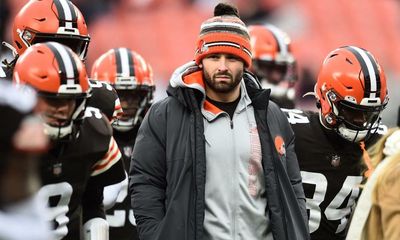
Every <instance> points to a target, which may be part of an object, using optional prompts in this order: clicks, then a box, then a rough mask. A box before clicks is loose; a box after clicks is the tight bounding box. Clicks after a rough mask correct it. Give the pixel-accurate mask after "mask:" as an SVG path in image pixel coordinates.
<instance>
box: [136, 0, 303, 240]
mask: <svg viewBox="0 0 400 240" xmlns="http://www.w3.org/2000/svg"><path fill="white" fill-rule="evenodd" d="M250 65H251V54H250V43H249V34H248V31H247V28H246V26H245V24H244V23H243V22H242V21H241V20H240V18H239V14H238V11H237V9H236V8H234V7H232V6H230V5H227V4H223V3H222V4H218V5H217V6H216V7H215V10H214V17H212V18H210V19H208V20H206V21H205V22H204V23H203V24H202V25H201V28H200V34H199V38H198V41H197V45H196V51H195V56H194V61H191V62H189V63H187V64H185V65H183V66H181V67H179V68H178V69H177V70H176V71H175V72H174V74H173V75H172V77H171V80H170V86H169V88H168V90H167V93H168V97H167V98H166V99H164V100H162V101H159V102H157V103H155V104H154V105H153V106H152V107H151V108H150V110H149V111H148V112H147V115H146V117H145V118H144V120H143V123H142V125H141V127H140V129H139V132H138V135H137V138H136V143H135V147H134V150H133V156H132V160H131V161H132V162H131V165H130V166H131V169H130V173H129V175H130V176H129V180H130V181H129V190H130V196H131V204H132V207H133V212H134V214H135V218H136V222H137V228H138V232H139V237H140V239H142V240H150V239H151V240H161V239H166V240H193V239H202V240H214V239H215V240H217V239H238V240H261V239H281V240H285V239H287V240H289V239H290V240H293V239H294V240H296V239H309V234H308V225H307V213H306V206H305V196H304V192H303V187H302V184H301V176H300V171H299V166H298V162H297V158H296V155H295V153H294V146H293V141H294V135H293V132H292V130H291V128H290V125H289V123H288V121H287V118H286V117H285V115H284V114H283V113H282V112H281V110H280V109H279V107H277V105H276V104H274V103H273V102H271V101H269V94H270V90H263V89H261V87H260V85H259V83H258V81H257V80H256V78H255V77H254V75H252V74H251V73H250V72H248V71H247V70H246V69H247V68H248V67H250Z"/></svg>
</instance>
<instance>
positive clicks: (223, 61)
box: [218, 57, 228, 72]
mask: <svg viewBox="0 0 400 240" xmlns="http://www.w3.org/2000/svg"><path fill="white" fill-rule="evenodd" d="M226 63H227V62H226V58H225V57H221V58H220V59H219V61H218V71H220V72H222V71H226V70H227V69H228V67H227V65H226Z"/></svg>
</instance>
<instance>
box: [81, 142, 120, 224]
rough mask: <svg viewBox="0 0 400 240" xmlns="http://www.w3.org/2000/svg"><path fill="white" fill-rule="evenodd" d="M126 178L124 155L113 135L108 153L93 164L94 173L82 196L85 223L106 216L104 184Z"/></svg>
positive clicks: (110, 183)
mask: <svg viewBox="0 0 400 240" xmlns="http://www.w3.org/2000/svg"><path fill="white" fill-rule="evenodd" d="M124 179H125V170H124V166H123V163H122V155H121V152H120V151H119V149H118V145H117V143H116V142H115V140H114V138H113V137H111V138H110V143H109V147H108V151H107V153H106V154H105V155H104V156H103V158H101V159H100V160H98V161H97V162H96V163H95V164H94V165H93V166H92V173H91V176H90V178H89V180H88V182H87V185H86V188H85V192H84V194H83V198H82V212H83V223H85V222H86V221H88V220H90V219H92V218H97V217H100V218H105V213H104V205H103V198H104V195H103V191H104V186H108V185H112V184H115V183H119V182H121V181H123V180H124Z"/></svg>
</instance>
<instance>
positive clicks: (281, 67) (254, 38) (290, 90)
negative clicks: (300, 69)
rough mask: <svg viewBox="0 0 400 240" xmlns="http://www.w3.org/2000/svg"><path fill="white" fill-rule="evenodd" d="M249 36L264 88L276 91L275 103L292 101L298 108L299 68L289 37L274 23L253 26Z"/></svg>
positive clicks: (255, 67)
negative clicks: (296, 94) (276, 101)
mask: <svg viewBox="0 0 400 240" xmlns="http://www.w3.org/2000/svg"><path fill="white" fill-rule="evenodd" d="M249 34H250V44H251V48H252V56H253V57H252V68H251V71H252V72H254V74H256V75H257V77H258V78H259V79H260V81H261V84H262V86H263V88H271V89H272V91H271V97H272V98H273V99H274V100H278V99H282V101H278V102H282V103H283V102H288V101H291V102H293V104H292V105H293V106H294V97H295V90H294V85H295V83H296V81H297V69H296V61H295V58H294V56H293V55H292V51H291V40H290V38H289V36H288V35H287V34H286V33H285V32H283V31H282V30H280V29H279V28H277V27H275V26H273V25H270V24H267V25H251V26H249ZM278 104H279V103H278ZM293 106H292V107H293ZM281 107H286V106H281Z"/></svg>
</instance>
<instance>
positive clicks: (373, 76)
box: [314, 46, 389, 142]
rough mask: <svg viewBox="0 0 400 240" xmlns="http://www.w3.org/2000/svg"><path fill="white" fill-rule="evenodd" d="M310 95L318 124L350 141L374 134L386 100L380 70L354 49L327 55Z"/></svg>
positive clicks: (367, 54) (365, 54)
mask: <svg viewBox="0 0 400 240" xmlns="http://www.w3.org/2000/svg"><path fill="white" fill-rule="evenodd" d="M314 92H315V95H316V98H317V101H318V102H317V106H318V107H319V108H320V119H321V123H322V124H323V125H324V126H325V127H327V128H333V129H335V130H336V131H337V132H338V133H339V135H340V136H342V137H343V138H345V139H347V140H349V141H352V142H359V141H362V140H364V139H365V138H366V137H367V136H369V134H370V133H374V132H375V131H377V129H378V126H379V123H380V113H381V111H382V110H383V109H384V108H385V107H386V104H387V102H388V99H389V98H388V91H387V86H386V76H385V74H384V72H383V69H382V67H381V66H380V65H379V63H378V62H377V61H376V59H375V58H374V56H373V55H372V54H371V53H370V52H368V51H366V50H365V49H362V48H358V47H355V46H345V47H341V48H338V49H336V50H333V51H332V52H330V53H329V54H328V56H327V57H326V58H325V60H324V62H323V64H322V67H321V70H320V72H319V74H318V80H317V83H316V84H315V89H314Z"/></svg>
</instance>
